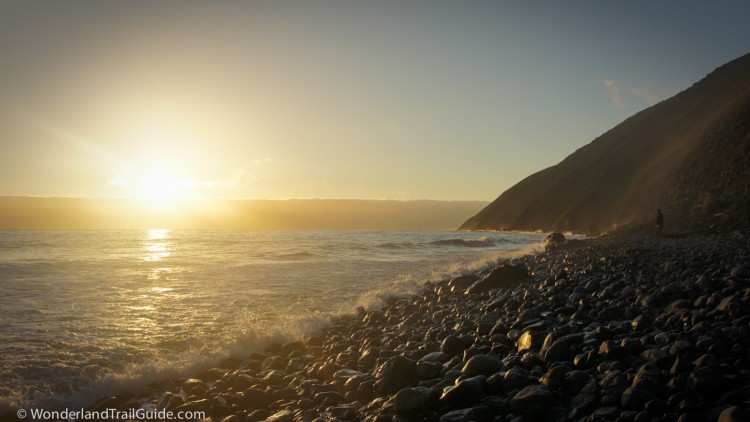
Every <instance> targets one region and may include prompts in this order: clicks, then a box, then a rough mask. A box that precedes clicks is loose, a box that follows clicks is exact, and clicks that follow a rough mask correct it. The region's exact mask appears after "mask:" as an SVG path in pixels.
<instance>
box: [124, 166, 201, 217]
mask: <svg viewBox="0 0 750 422" xmlns="http://www.w3.org/2000/svg"><path fill="white" fill-rule="evenodd" d="M109 184H110V185H111V186H114V187H116V188H118V189H124V191H123V192H129V195H131V196H132V197H134V198H136V199H139V200H141V201H144V202H146V203H148V204H151V205H154V206H158V207H159V208H163V207H165V206H167V205H170V204H172V203H173V202H174V201H175V200H183V199H196V198H198V196H197V194H196V191H195V190H196V189H197V188H199V187H201V184H200V182H197V181H195V180H193V179H186V178H182V177H178V176H177V173H176V172H174V171H171V170H169V169H168V168H166V167H152V168H149V169H146V170H143V171H141V172H140V174H139V175H138V176H137V177H133V178H128V177H125V176H122V175H118V176H116V177H114V178H113V179H111V180H110V181H109Z"/></svg>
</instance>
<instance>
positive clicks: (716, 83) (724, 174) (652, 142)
mask: <svg viewBox="0 0 750 422" xmlns="http://www.w3.org/2000/svg"><path fill="white" fill-rule="evenodd" d="M749 115H750V54H748V55H745V56H743V57H741V58H739V59H736V60H734V61H732V62H729V63H727V64H725V65H724V66H722V67H720V68H718V69H716V70H715V71H713V72H712V73H711V74H709V75H708V76H707V77H705V78H704V79H703V80H701V81H700V82H698V83H696V84H694V85H693V86H692V87H690V88H688V89H687V90H685V91H683V92H681V93H679V94H677V95H675V96H674V97H672V98H670V99H668V100H666V101H663V102H661V103H659V104H657V105H655V106H653V107H650V108H648V109H646V110H644V111H642V112H640V113H638V114H636V115H634V116H632V117H630V118H629V119H627V120H625V121H624V122H622V123H620V124H619V125H617V126H616V127H615V128H613V129H611V130H610V131H608V132H606V133H605V134H603V135H602V136H600V137H599V138H597V139H595V140H594V141H593V142H591V143H590V144H588V145H586V146H584V147H582V148H580V149H579V150H577V151H576V152H574V153H573V154H571V155H570V156H568V157H567V158H566V159H564V160H563V161H562V162H560V163H559V164H557V165H555V166H553V167H550V168H547V169H544V170H542V171H540V172H538V173H535V174H533V175H531V176H529V177H527V178H526V179H524V180H522V181H521V182H519V183H518V184H516V185H515V186H513V187H511V188H510V189H508V190H507V191H505V192H504V193H503V194H502V195H500V197H498V198H497V199H496V200H495V201H494V202H492V203H491V204H490V205H488V206H487V207H486V208H485V209H483V210H482V211H480V212H479V213H478V214H477V215H475V216H474V217H472V218H470V219H469V220H467V221H466V222H465V223H464V224H463V225H462V226H461V229H464V230H479V229H484V230H544V231H551V230H561V231H574V232H588V231H599V230H602V231H608V230H611V229H613V228H615V227H620V226H625V225H640V224H651V220H652V219H653V217H655V213H656V208H661V209H662V210H663V211H664V213H665V215H666V219H667V226H668V227H670V226H671V228H673V229H680V230H698V229H701V228H704V227H707V226H709V225H711V224H713V223H712V221H713V220H712V219H713V218H714V216H716V218H719V219H720V220H722V221H723V222H724V223H725V224H731V225H738V224H743V220H742V219H740V218H737V212H740V211H742V210H747V209H750V208H747V205H748V198H750V192H748V184H750V181H749V180H750V179H749V178H748V177H747V176H748V175H749V174H748V168H750V167H749V166H750V158H749V157H748V154H749V153H750V152H749V149H750V147H749V146H748V144H749V143H750V139H748V132H749V128H750V117H749ZM717 213H720V214H721V215H716V214H717Z"/></svg>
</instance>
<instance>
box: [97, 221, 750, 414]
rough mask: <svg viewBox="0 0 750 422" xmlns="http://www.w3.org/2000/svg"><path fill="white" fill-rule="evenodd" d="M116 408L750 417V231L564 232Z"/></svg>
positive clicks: (120, 400) (108, 402)
mask: <svg viewBox="0 0 750 422" xmlns="http://www.w3.org/2000/svg"><path fill="white" fill-rule="evenodd" d="M112 407H117V408H120V409H131V408H145V409H152V410H153V409H167V410H171V411H173V412H178V411H204V412H206V416H207V417H208V418H210V420H215V421H224V422H235V421H262V420H268V421H332V420H350V421H354V420H365V421H386V420H388V421H391V420H393V421H444V422H449V421H518V422H520V421H637V422H641V421H721V422H728V421H747V420H750V414H749V413H748V411H749V410H750V236H747V234H744V233H741V232H734V233H731V234H724V235H694V236H665V237H655V236H646V235H620V236H604V237H601V238H597V239H590V240H585V241H568V242H558V243H551V244H549V245H548V250H547V251H546V252H544V253H540V254H535V255H527V256H523V257H520V258H517V259H514V260H512V261H509V262H507V263H503V264H501V265H500V266H498V267H497V268H493V269H488V270H486V271H483V272H481V273H478V274H467V275H463V276H459V277H455V278H453V279H451V280H446V281H442V282H439V283H432V282H426V284H425V288H424V290H423V291H422V292H421V293H420V294H417V295H415V296H413V297H410V298H407V299H394V300H390V301H388V302H387V303H386V304H385V305H384V306H383V307H382V309H380V310H375V311H370V312H366V311H365V310H364V309H359V310H358V312H357V313H356V314H355V315H351V316H347V317H343V318H341V319H339V320H336V321H333V322H332V325H331V326H330V327H328V328H327V329H325V330H324V332H322V333H321V334H320V335H319V336H317V337H311V338H308V339H305V340H302V341H292V342H288V343H285V344H275V345H272V346H271V347H269V348H268V349H266V350H265V351H264V352H259V353H254V354H253V355H251V356H250V357H249V359H245V360H237V359H227V360H225V361H223V362H222V363H221V364H220V365H219V367H217V368H213V369H209V370H206V371H204V372H202V373H200V374H196V376H195V377H193V378H190V379H186V380H185V379H182V380H170V381H169V382H167V383H165V384H162V385H158V386H154V389H153V390H151V391H150V392H148V393H147V394H146V395H145V396H134V395H130V394H123V395H120V396H117V397H109V398H104V399H102V400H100V401H99V402H97V403H96V404H94V405H93V406H92V407H91V409H92V410H96V409H104V408H112Z"/></svg>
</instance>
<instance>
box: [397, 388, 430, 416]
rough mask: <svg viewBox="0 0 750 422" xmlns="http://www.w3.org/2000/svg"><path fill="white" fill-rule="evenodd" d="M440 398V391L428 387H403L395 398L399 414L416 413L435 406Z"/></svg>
mask: <svg viewBox="0 0 750 422" xmlns="http://www.w3.org/2000/svg"><path fill="white" fill-rule="evenodd" d="M438 399H440V391H439V390H437V389H431V388H426V387H415V388H411V387H407V388H403V389H401V391H399V392H398V393H396V396H395V397H394V398H393V401H394V409H395V411H396V414H397V415H415V414H417V413H419V412H421V411H423V410H425V409H428V408H431V407H433V406H435V405H436V404H437V402H438Z"/></svg>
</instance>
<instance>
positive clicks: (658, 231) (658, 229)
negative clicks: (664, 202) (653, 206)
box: [656, 209, 664, 234]
mask: <svg viewBox="0 0 750 422" xmlns="http://www.w3.org/2000/svg"><path fill="white" fill-rule="evenodd" d="M663 226H664V214H662V213H661V210H659V209H657V210H656V234H661V229H662V227H663Z"/></svg>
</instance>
